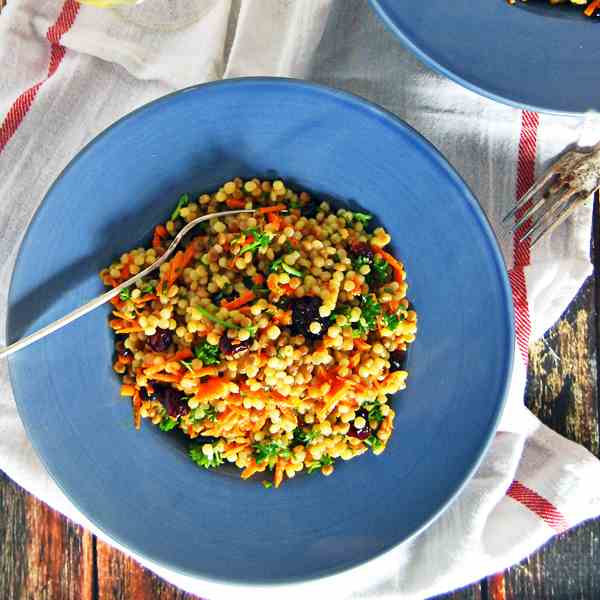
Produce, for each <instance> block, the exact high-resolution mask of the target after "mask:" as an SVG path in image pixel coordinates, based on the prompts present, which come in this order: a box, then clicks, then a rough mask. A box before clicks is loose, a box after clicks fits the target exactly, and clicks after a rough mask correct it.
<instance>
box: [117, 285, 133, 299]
mask: <svg viewBox="0 0 600 600" xmlns="http://www.w3.org/2000/svg"><path fill="white" fill-rule="evenodd" d="M119 298H120V299H121V300H122V301H123V302H127V300H129V299H130V298H131V290H130V289H129V288H128V287H126V288H125V289H124V290H121V293H120V294H119Z"/></svg>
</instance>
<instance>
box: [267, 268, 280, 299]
mask: <svg viewBox="0 0 600 600" xmlns="http://www.w3.org/2000/svg"><path fill="white" fill-rule="evenodd" d="M277 282H278V277H277V275H276V274H275V273H271V274H270V275H269V276H268V277H267V287H268V288H269V289H270V290H271V291H272V292H273V293H275V294H279V286H278V285H277Z"/></svg>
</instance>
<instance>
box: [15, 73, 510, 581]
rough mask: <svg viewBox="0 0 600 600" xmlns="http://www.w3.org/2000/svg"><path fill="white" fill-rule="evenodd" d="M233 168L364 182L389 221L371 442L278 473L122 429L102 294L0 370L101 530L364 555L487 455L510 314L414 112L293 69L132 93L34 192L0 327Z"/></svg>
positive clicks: (308, 554)
mask: <svg viewBox="0 0 600 600" xmlns="http://www.w3.org/2000/svg"><path fill="white" fill-rule="evenodd" d="M236 175H240V176H242V177H251V176H254V175H257V176H263V177H275V176H278V177H282V178H284V179H285V180H286V181H288V182H290V183H292V184H294V185H296V186H298V187H299V188H301V189H308V190H311V191H313V192H315V193H316V194H317V195H318V196H320V197H322V198H333V199H335V200H336V201H338V202H339V203H340V204H347V203H350V204H351V205H353V204H354V203H358V204H359V205H360V206H361V207H362V209H364V210H368V211H371V212H373V213H374V214H375V215H376V218H377V219H378V220H379V221H380V222H382V223H384V224H385V226H386V227H387V228H388V230H389V231H390V232H391V233H392V235H393V240H394V241H393V250H394V251H395V252H396V253H397V254H398V255H399V256H401V257H402V259H403V260H404V261H405V263H406V265H407V270H408V277H409V284H410V298H411V300H412V301H413V302H414V305H415V307H416V309H417V310H418V312H419V315H420V330H419V335H418V338H417V341H416V342H415V343H414V345H413V347H412V349H411V352H410V355H409V361H408V368H409V369H410V377H409V382H408V389H407V390H406V391H404V392H402V393H401V394H399V395H398V397H397V398H396V399H395V408H396V410H397V418H396V423H397V425H396V431H395V432H394V435H393V438H392V441H391V443H390V445H389V447H388V450H387V451H386V452H385V453H384V454H383V455H382V456H380V457H375V456H372V455H369V456H363V457H360V458H358V459H355V460H353V461H350V462H348V463H344V462H341V463H340V464H339V466H338V468H336V471H335V474H334V475H333V476H332V477H329V478H324V477H321V476H315V475H313V476H298V477H296V478H295V479H294V480H291V481H288V482H286V483H285V485H283V487H282V488H280V489H279V490H277V491H275V490H265V489H264V488H263V487H262V486H261V485H259V484H258V483H257V482H253V481H242V480H240V479H239V472H238V471H236V472H235V473H233V472H232V473H227V472H225V473H221V472H209V471H206V470H204V469H200V468H198V467H196V466H195V465H194V464H193V463H192V462H191V461H190V460H189V459H188V458H187V456H186V453H185V451H186V446H185V444H184V443H183V442H182V440H180V439H179V438H178V437H177V436H176V435H169V434H164V433H162V432H160V431H159V430H158V429H156V428H153V427H151V426H149V425H148V424H147V423H145V424H144V425H143V428H142V430H141V431H140V432H136V431H135V430H134V429H133V425H132V417H131V409H130V405H129V401H128V399H123V398H120V397H119V384H118V381H117V379H116V377H115V376H114V374H113V373H112V371H111V356H112V345H113V340H112V335H111V333H110V331H109V329H108V327H107V316H108V314H109V310H108V308H106V309H105V310H97V311H96V312H94V313H92V314H90V315H88V316H86V317H85V318H83V319H82V320H80V321H78V322H76V323H75V324H72V325H70V326H68V327H67V328H66V329H64V330H62V331H61V332H60V333H58V334H54V335H51V336H50V337H48V338H46V339H45V340H43V341H41V342H39V343H37V344H35V345H32V346H30V347H29V348H27V349H26V350H24V351H22V352H20V353H18V354H16V355H14V356H12V357H11V358H10V372H11V377H12V383H13V388H14V392H15V396H16V399H17V403H18V407H19V411H20V414H21V417H22V419H23V421H24V423H25V426H26V428H27V431H28V434H29V436H30V439H31V441H32V442H33V444H34V446H35V448H36V450H37V452H38V453H39V455H40V457H41V458H42V460H43V461H44V463H45V465H46V467H47V468H48V470H49V472H50V473H51V475H52V477H54V479H55V480H56V481H57V483H58V484H59V485H60V487H61V488H62V489H63V490H64V492H65V493H66V494H67V495H68V496H69V497H70V498H71V500H72V501H73V502H74V503H75V504H76V505H77V506H78V508H79V509H80V510H81V511H83V512H84V513H85V514H86V515H87V516H88V517H89V518H90V519H91V520H92V521H93V522H94V523H95V524H96V525H97V526H98V527H99V528H100V529H101V530H103V531H104V532H106V533H108V534H109V535H111V536H112V537H113V538H115V539H116V540H118V541H119V542H120V543H122V544H123V545H125V546H127V547H128V548H130V549H131V550H133V551H135V552H137V553H139V554H140V555H143V556H145V557H146V558H148V559H151V560H153V561H155V562H156V563H160V564H162V565H165V566H168V567H171V568H173V569H175V570H176V571H178V572H181V573H187V574H191V575H197V576H202V577H207V578H213V579H217V580H225V581H242V582H248V583H252V582H263V583H265V582H266V583H281V582H291V581H297V580H306V579H309V578H316V577H319V576H324V575H327V574H331V573H334V572H337V571H339V570H342V569H345V568H348V567H351V566H354V565H357V564H359V563H361V562H364V561H366V560H368V559H370V558H373V557H374V556H376V555H378V554H380V553H382V552H384V551H385V550H387V549H390V548H391V547H393V546H394V545H396V544H398V543H399V542H401V541H402V540H405V539H407V538H408V537H410V536H411V535H413V534H414V533H415V532H417V531H419V530H420V529H422V528H423V527H424V526H426V524H428V523H429V522H430V521H431V520H432V519H433V518H434V517H436V516H437V515H438V514H439V513H440V511H441V510H442V509H443V508H444V507H445V506H446V505H447V504H448V503H449V501H450V500H451V499H452V497H453V496H454V495H455V494H456V493H457V491H458V490H459V489H460V487H461V486H462V485H463V484H464V483H465V481H466V479H467V478H468V477H469V476H470V474H471V473H472V472H473V469H474V468H475V467H476V465H477V464H478V462H479V460H480V458H481V457H482V454H483V453H484V451H485V449H486V447H487V445H488V443H489V441H490V439H491V437H492V434H493V431H494V428H495V425H496V422H497V418H498V414H499V411H500V409H501V406H502V403H503V399H504V396H505V392H506V385H507V379H508V377H509V374H510V369H511V365H512V351H513V333H512V312H511V303H510V299H509V292H508V285H507V278H506V273H505V270H504V266H503V262H502V259H501V256H500V254H499V251H498V248H497V246H496V243H495V241H494V240H493V238H492V234H491V231H490V228H489V226H488V224H487V222H486V221H485V219H484V217H483V215H482V213H481V211H480V209H479V206H478V204H477V202H476V200H475V199H474V198H473V196H472V194H471V193H470V192H469V190H468V189H467V188H466V186H465V184H464V183H463V182H462V181H461V179H460V178H459V177H458V176H457V175H456V173H455V172H454V171H453V170H452V169H451V168H450V167H449V165H448V164H447V163H446V162H445V161H444V159H443V158H442V157H441V156H440V155H439V154H438V153H437V151H436V150H435V149H434V148H433V147H432V146H431V145H430V144H429V143H428V142H426V141H425V140H424V139H423V138H422V137H420V136H419V135H418V134H417V133H416V132H415V131H413V130H412V129H410V128H409V127H408V126H407V125H405V124H404V123H402V122H401V121H399V120H398V119H396V118H395V117H394V116H392V115H390V114H389V113H386V112H385V111H383V110H382V109H380V108H378V107H375V106H373V105H371V104H369V103H367V102H366V101H364V100H361V99H359V98H357V97H354V96H351V95H349V94H346V93H343V92H339V91H335V90H331V89H327V88H324V87H319V86H316V85H312V84H309V83H302V82H298V81H293V80H277V79H246V80H237V81H235V80H233V81H227V82H222V83H216V84H209V85H204V86H200V87H196V88H192V89H188V90H184V91H182V92H180V93H177V94H174V95H171V96H167V97H165V98H162V99H160V100H158V101H156V102H153V103H152V104H149V105H147V106H145V107H143V108H141V109H140V110H138V111H136V112H134V113H132V114H131V115H129V116H127V117H125V118H124V119H122V120H121V121H119V122H117V123H116V124H115V125H113V126H112V127H111V128H110V129H108V130H107V131H106V132H104V133H103V134H102V135H100V136H99V137H98V138H96V140H94V141H93V142H92V143H91V144H90V145H89V146H87V147H86V148H85V149H84V150H83V151H82V152H81V153H80V154H79V155H78V156H77V157H76V158H75V159H74V160H73V162H72V163H71V164H70V165H69V166H68V167H67V169H66V170H65V172H64V173H63V174H62V175H61V176H60V177H59V179H58V180H57V181H56V183H55V184H54V186H53V187H52V188H51V190H50V191H49V192H48V195H47V197H46V199H45V201H44V203H43V205H42V206H41V208H40V209H39V211H38V212H37V214H36V216H35V218H34V220H33V222H32V224H31V226H30V228H29V230H28V232H27V235H26V238H25V241H24V242H23V245H22V247H21V250H20V254H19V258H18V262H17V266H16V270H15V273H14V276H13V281H12V286H11V289H10V317H9V324H8V338H9V339H10V340H14V339H15V338H17V337H18V336H20V335H23V334H25V333H28V332H31V331H33V330H34V329H36V328H38V327H40V326H42V325H44V324H46V323H48V322H50V321H52V320H53V319H56V318H57V317H59V316H61V315H63V314H65V313H66V312H68V311H69V310H71V309H73V308H75V307H76V306H78V305H79V304H81V303H83V302H84V301H85V300H88V299H90V298H92V297H93V296H95V295H97V294H98V293H99V292H100V291H101V290H102V287H101V284H100V281H99V279H98V276H97V272H98V271H99V270H100V269H101V268H102V267H103V266H104V265H106V264H108V263H109V262H110V261H111V260H112V259H114V258H115V257H116V256H118V255H119V254H120V253H122V252H123V251H125V250H127V249H129V248H132V247H134V246H135V245H136V244H138V243H142V242H148V240H149V235H150V232H151V230H152V228H153V226H154V225H155V224H156V223H158V222H160V221H163V220H164V219H165V217H166V216H167V215H168V214H169V213H170V211H171V209H172V207H173V205H174V203H175V201H176V199H177V198H178V196H179V195H180V194H181V193H182V192H188V191H189V192H201V191H205V190H214V189H215V188H216V187H217V186H219V185H220V184H221V183H222V182H224V181H226V180H229V179H231V178H233V177H234V176H236Z"/></svg>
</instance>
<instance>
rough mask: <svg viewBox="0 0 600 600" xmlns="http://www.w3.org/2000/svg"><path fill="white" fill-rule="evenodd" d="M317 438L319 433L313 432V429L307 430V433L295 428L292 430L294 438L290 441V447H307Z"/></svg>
mask: <svg viewBox="0 0 600 600" xmlns="http://www.w3.org/2000/svg"><path fill="white" fill-rule="evenodd" d="M317 437H319V432H318V431H315V430H314V429H309V430H308V431H306V430H304V429H302V428H301V427H296V429H294V438H293V439H292V445H293V446H297V445H298V444H303V445H308V444H310V443H311V442H312V441H313V440H315V439H316V438H317Z"/></svg>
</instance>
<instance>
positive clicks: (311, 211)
mask: <svg viewBox="0 0 600 600" xmlns="http://www.w3.org/2000/svg"><path fill="white" fill-rule="evenodd" d="M318 212H319V204H318V202H316V201H315V200H313V199H312V198H311V199H310V200H309V201H308V202H307V203H306V204H304V205H303V206H301V207H300V214H301V215H302V216H303V217H306V218H307V219H314V218H315V217H316V216H317V213H318Z"/></svg>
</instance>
